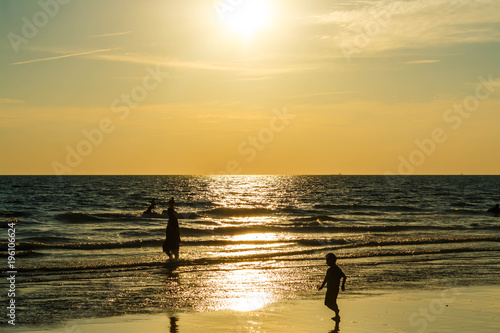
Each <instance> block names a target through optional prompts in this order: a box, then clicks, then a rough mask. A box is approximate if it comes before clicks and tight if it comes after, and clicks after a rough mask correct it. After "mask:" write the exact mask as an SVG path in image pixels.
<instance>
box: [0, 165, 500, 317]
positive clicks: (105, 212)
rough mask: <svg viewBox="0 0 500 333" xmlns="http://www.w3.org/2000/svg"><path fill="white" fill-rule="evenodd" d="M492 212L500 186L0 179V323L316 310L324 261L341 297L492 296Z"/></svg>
mask: <svg viewBox="0 0 500 333" xmlns="http://www.w3.org/2000/svg"><path fill="white" fill-rule="evenodd" d="M171 197H174V199H175V202H176V203H175V210H176V212H177V216H178V218H179V225H180V233H181V241H182V243H181V248H180V259H179V260H178V261H177V262H171V261H169V260H168V257H167V256H166V255H165V253H163V252H162V243H163V240H164V238H165V227H166V225H167V221H168V218H167V216H166V215H165V214H163V210H166V209H167V208H168V201H169V200H170V198H171ZM152 198H155V199H156V202H157V203H158V208H157V210H156V211H157V213H155V214H147V215H145V214H143V211H144V210H146V208H147V207H148V205H149V202H150V201H151V199H152ZM499 202H500V176H466V175H460V176H348V175H329V176H265V175H259V176H63V177H58V176H2V177H0V233H1V238H0V250H1V251H2V257H1V258H2V259H1V260H2V262H0V267H2V272H4V277H3V278H2V281H1V284H0V289H1V292H0V293H1V295H0V303H1V308H2V313H1V315H2V318H3V319H2V321H1V326H4V327H5V326H8V324H7V320H6V318H7V317H6V316H7V314H8V313H7V312H6V311H9V310H8V309H7V305H8V304H9V301H10V300H11V299H15V305H16V309H15V320H16V325H17V326H26V327H28V326H34V327H45V326H47V325H48V326H50V325H64V323H66V322H68V321H71V320H73V319H83V318H101V317H112V316H121V315H129V314H153V313H169V314H175V313H178V312H186V311H200V312H206V311H219V310H232V311H251V310H256V309H260V308H263V307H266V306H268V305H271V304H273V303H278V302H283V301H286V300H290V299H304V298H306V299H317V300H318V302H321V298H322V297H323V295H324V291H322V292H318V291H317V286H318V285H319V284H320V283H321V282H322V280H323V277H324V274H325V272H326V269H327V268H328V266H326V263H325V255H326V254H327V253H329V252H333V253H335V254H336V256H337V257H338V265H339V266H340V267H341V268H342V270H343V271H344V273H345V274H346V275H347V284H346V289H347V292H346V293H341V295H340V298H342V297H363V295H366V294H370V293H373V292H384V291H387V292H391V291H394V290H406V289H422V290H424V289H425V290H429V289H436V290H440V289H445V288H451V287H469V286H483V285H499V284H500V275H499V274H498V273H499V272H500V217H499V216H495V215H494V214H492V213H488V212H487V210H488V209H489V208H491V207H492V206H494V205H495V204H496V203H499ZM12 229H13V230H14V232H15V234H14V235H13V234H12V231H10V232H9V230H12ZM9 233H10V235H11V236H15V243H14V244H15V248H14V250H15V253H14V255H13V256H12V255H11V258H10V259H9V253H8V252H7V251H8V249H9V241H10V242H11V243H12V241H13V239H10V240H9V237H8V236H9ZM10 248H11V249H12V244H11V245H10ZM11 254H12V253H11ZM9 260H10V261H9ZM13 260H14V262H13ZM9 264H12V266H10V267H9ZM8 271H9V272H10V271H15V274H14V276H15V283H14V287H15V296H13V295H10V296H8V291H9V288H11V286H12V284H11V282H12V281H11V280H7V279H6V277H9V276H10V275H12V274H10V275H9V274H7V272H8ZM11 296H13V297H11Z"/></svg>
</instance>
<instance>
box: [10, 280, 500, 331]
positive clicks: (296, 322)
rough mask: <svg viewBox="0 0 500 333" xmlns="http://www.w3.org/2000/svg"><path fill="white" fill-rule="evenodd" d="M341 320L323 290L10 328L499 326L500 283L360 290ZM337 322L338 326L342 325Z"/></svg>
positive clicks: (348, 298) (346, 298) (350, 296)
mask: <svg viewBox="0 0 500 333" xmlns="http://www.w3.org/2000/svg"><path fill="white" fill-rule="evenodd" d="M339 306H340V309H341V321H340V322H339V323H335V322H334V321H333V320H331V319H330V317H331V316H332V313H331V311H329V310H328V309H327V308H326V307H325V306H324V305H323V302H322V293H317V295H315V296H314V298H313V299H309V300H299V299H297V300H286V301H283V302H279V303H274V304H272V305H270V306H267V307H263V308H261V309H258V310H254V311H248V312H244V311H227V310H224V311H211V312H191V311H184V312H177V313H170V312H165V313H164V314H158V315H130V316H121V317H110V318H90V319H85V320H75V321H70V322H68V323H65V324H62V325H60V326H57V327H43V328H42V327H39V328H29V327H18V328H15V329H8V332H27V331H29V332H54V333H56V332H57V333H63V332H64V333H67V332H74V333H76V332H78V333H97V332H116V333H118V332H119V333H129V332H148V333H155V332H167V331H168V332H190V333H191V332H218V333H219V332H304V333H306V332H329V333H331V332H456V331H472V332H498V331H499V329H500V287H498V286H486V287H470V288H467V287H464V288H460V287H453V288H449V289H437V290H431V291H416V290H407V291H401V290H398V291H395V292H393V293H387V291H384V292H380V293H378V292H373V293H371V294H354V292H353V291H350V292H346V293H345V294H343V295H341V297H340V299H339ZM336 325H337V327H336Z"/></svg>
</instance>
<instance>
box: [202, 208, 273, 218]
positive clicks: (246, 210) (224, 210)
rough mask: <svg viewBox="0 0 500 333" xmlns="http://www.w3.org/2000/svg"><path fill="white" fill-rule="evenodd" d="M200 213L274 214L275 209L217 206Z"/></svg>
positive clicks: (227, 214)
mask: <svg viewBox="0 0 500 333" xmlns="http://www.w3.org/2000/svg"><path fill="white" fill-rule="evenodd" d="M202 213H204V214H207V215H212V216H218V217H252V216H265V215H272V214H275V213H276V211H274V210H272V209H267V208H228V207H219V208H214V209H211V210H206V211H203V212H202Z"/></svg>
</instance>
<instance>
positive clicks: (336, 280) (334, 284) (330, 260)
mask: <svg viewBox="0 0 500 333" xmlns="http://www.w3.org/2000/svg"><path fill="white" fill-rule="evenodd" d="M336 262H337V257H336V256H335V254H333V253H328V254H327V255H326V263H327V264H328V266H330V268H328V270H327V271H326V276H325V279H324V280H323V284H321V286H319V288H318V290H321V289H323V287H324V286H325V284H326V288H327V290H326V295H325V305H326V306H327V307H328V308H329V309H331V310H333V311H335V317H333V318H332V319H333V320H340V316H339V312H340V310H339V306H338V305H337V296H338V295H339V287H340V280H341V279H342V278H343V279H344V281H343V282H342V291H344V290H345V281H346V280H347V277H346V275H345V274H344V272H342V270H341V269H340V267H339V266H337V264H336Z"/></svg>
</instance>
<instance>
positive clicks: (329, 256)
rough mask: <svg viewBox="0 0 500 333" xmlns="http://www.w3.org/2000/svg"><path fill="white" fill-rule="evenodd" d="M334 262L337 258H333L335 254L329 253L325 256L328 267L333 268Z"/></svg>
mask: <svg viewBox="0 0 500 333" xmlns="http://www.w3.org/2000/svg"><path fill="white" fill-rule="evenodd" d="M336 262H337V257H336V256H335V254H333V253H331V252H330V253H328V254H327V255H326V263H327V264H328V266H333V265H335V263H336Z"/></svg>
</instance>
